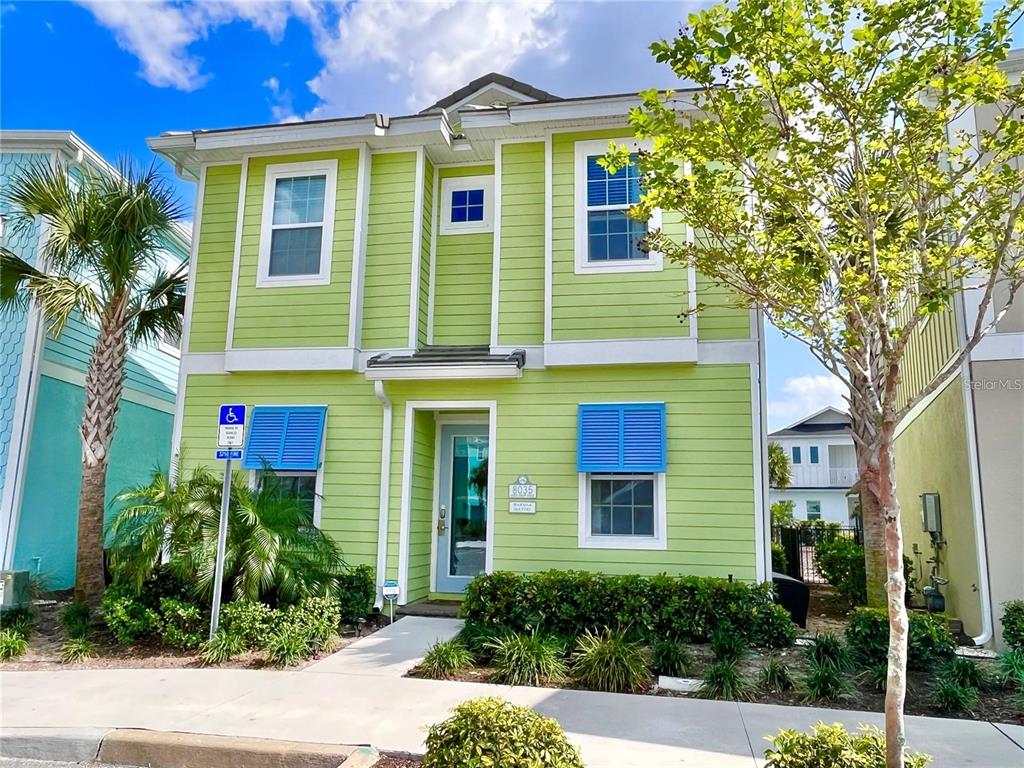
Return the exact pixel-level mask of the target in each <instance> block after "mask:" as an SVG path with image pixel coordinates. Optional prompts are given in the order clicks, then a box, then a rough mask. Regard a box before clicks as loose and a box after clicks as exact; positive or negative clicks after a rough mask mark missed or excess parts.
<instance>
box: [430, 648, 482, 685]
mask: <svg viewBox="0 0 1024 768" xmlns="http://www.w3.org/2000/svg"><path fill="white" fill-rule="evenodd" d="M472 665H473V654H472V653H470V651H469V649H468V648H466V646H464V645H463V644H462V643H461V642H459V641H458V640H447V641H445V642H437V643H434V644H433V645H432V646H430V649H429V650H428V651H427V655H426V656H424V657H423V661H422V662H421V663H420V665H419V671H420V672H422V673H423V674H424V675H426V676H427V677H432V678H434V679H437V680H444V679H447V678H450V677H454V676H455V675H457V674H459V673H460V672H462V671H463V670H465V669H468V668H469V667H471V666H472Z"/></svg>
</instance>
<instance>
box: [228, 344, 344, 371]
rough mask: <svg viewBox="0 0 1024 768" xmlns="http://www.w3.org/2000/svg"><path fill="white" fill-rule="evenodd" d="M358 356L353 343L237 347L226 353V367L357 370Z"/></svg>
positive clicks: (265, 369)
mask: <svg viewBox="0 0 1024 768" xmlns="http://www.w3.org/2000/svg"><path fill="white" fill-rule="evenodd" d="M356 360H357V355H356V350H354V349H353V348H352V347H287V348H285V347H282V348H270V349H258V348H257V349H237V348H236V349H229V350H227V351H226V352H225V353H224V370H225V371H226V372H233V371H354V370H355V369H356Z"/></svg>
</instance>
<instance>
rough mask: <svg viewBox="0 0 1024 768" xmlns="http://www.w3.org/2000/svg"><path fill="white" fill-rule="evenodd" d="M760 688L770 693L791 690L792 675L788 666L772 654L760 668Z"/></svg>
mask: <svg viewBox="0 0 1024 768" xmlns="http://www.w3.org/2000/svg"><path fill="white" fill-rule="evenodd" d="M760 683H761V688H763V689H764V690H766V691H769V692H770V693H784V692H786V691H789V690H792V688H793V676H792V675H791V674H790V673H789V667H787V666H786V665H785V664H783V663H782V662H781V661H779V660H778V659H777V658H775V657H774V656H772V657H771V658H769V659H768V661H767V662H766V663H765V665H764V666H763V667H762V668H761V679H760Z"/></svg>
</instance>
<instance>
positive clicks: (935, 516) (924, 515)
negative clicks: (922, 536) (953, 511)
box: [921, 493, 942, 536]
mask: <svg viewBox="0 0 1024 768" xmlns="http://www.w3.org/2000/svg"><path fill="white" fill-rule="evenodd" d="M921 527H922V529H923V530H924V532H925V533H930V534H933V535H936V536H941V535H942V507H941V506H940V504H939V494H937V493H922V494H921Z"/></svg>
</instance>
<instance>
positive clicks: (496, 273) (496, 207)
mask: <svg viewBox="0 0 1024 768" xmlns="http://www.w3.org/2000/svg"><path fill="white" fill-rule="evenodd" d="M504 146H505V145H504V144H503V143H502V142H501V141H496V142H494V175H493V176H492V177H491V199H492V201H493V210H492V211H491V227H492V230H493V232H494V235H493V237H492V240H493V243H492V245H493V255H492V256H491V341H490V344H491V346H492V347H494V346H497V344H498V312H499V311H500V309H501V297H500V291H501V184H502V177H501V174H502V157H501V156H502V152H503V151H504ZM486 217H487V193H486V191H485V192H484V218H486Z"/></svg>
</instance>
